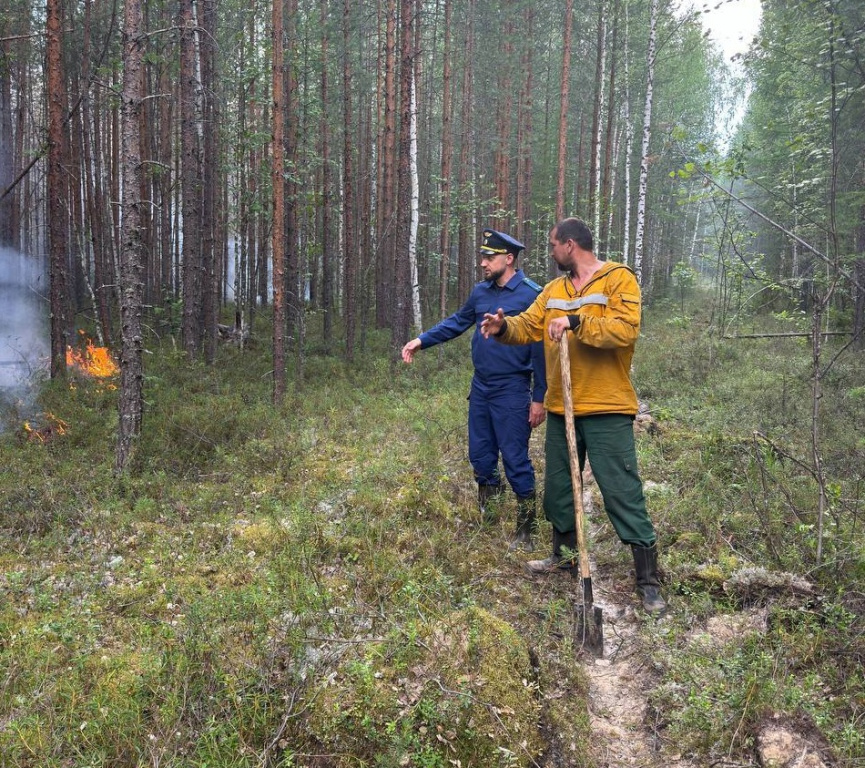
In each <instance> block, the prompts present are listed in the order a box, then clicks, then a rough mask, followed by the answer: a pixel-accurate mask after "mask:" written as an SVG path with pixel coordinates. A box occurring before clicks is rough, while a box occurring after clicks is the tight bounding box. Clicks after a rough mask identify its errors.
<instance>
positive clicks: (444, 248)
mask: <svg viewBox="0 0 865 768" xmlns="http://www.w3.org/2000/svg"><path fill="white" fill-rule="evenodd" d="M452 8H453V2H452V0H444V13H445V20H444V25H445V28H444V42H443V50H442V156H441V169H442V182H441V184H442V187H441V190H442V229H441V262H440V264H439V317H441V318H442V319H444V318H445V317H447V306H448V273H449V270H450V257H451V256H450V251H451V173H452V170H453V156H454V147H453V125H452V115H451V112H452V110H453V107H452V104H453V100H452V98H451V88H452V87H453V86H452V84H451V15H452Z"/></svg>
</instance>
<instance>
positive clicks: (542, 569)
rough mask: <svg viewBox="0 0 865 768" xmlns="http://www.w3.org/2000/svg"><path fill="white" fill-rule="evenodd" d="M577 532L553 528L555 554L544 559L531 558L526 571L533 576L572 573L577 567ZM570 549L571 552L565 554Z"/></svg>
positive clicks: (526, 565)
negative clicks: (564, 531) (560, 530)
mask: <svg viewBox="0 0 865 768" xmlns="http://www.w3.org/2000/svg"><path fill="white" fill-rule="evenodd" d="M576 548H577V532H576V531H568V532H567V533H560V532H559V531H557V530H556V529H555V528H553V554H551V555H550V556H549V557H546V558H544V559H543V560H529V561H528V562H527V563H526V564H525V566H524V567H525V569H526V571H527V572H528V573H529V574H530V575H532V576H546V575H547V574H550V573H571V571H572V570H573V569H574V568H575V567H576V555H575V554H573V553H574V551H575V550H576ZM563 550H568V552H570V553H571V554H569V555H566V554H564V551H563Z"/></svg>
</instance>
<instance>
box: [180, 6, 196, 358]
mask: <svg viewBox="0 0 865 768" xmlns="http://www.w3.org/2000/svg"><path fill="white" fill-rule="evenodd" d="M178 26H179V28H180V120H181V129H180V144H181V153H182V157H183V161H182V169H181V173H182V180H181V183H182V187H183V246H182V253H183V347H184V349H185V350H186V353H187V355H188V356H189V357H190V358H192V357H194V356H195V355H196V354H197V353H198V350H199V348H200V340H201V322H200V318H201V290H202V285H201V192H202V189H201V151H200V148H199V143H198V77H197V74H196V69H197V68H196V45H195V34H196V33H195V29H196V22H195V16H194V0H180V16H179V18H178Z"/></svg>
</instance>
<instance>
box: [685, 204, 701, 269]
mask: <svg viewBox="0 0 865 768" xmlns="http://www.w3.org/2000/svg"><path fill="white" fill-rule="evenodd" d="M702 212H703V198H702V197H701V198H700V199H699V201H698V202H697V216H696V219H695V221H694V236H693V237H692V238H691V251H690V253H689V254H688V264H690V265H692V266H693V264H694V257H695V256H696V254H697V238H698V237H699V234H700V214H701V213H702Z"/></svg>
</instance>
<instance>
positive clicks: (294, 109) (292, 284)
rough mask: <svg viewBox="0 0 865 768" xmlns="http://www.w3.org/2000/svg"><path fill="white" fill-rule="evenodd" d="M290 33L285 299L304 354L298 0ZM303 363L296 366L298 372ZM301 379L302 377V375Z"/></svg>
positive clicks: (291, 8) (290, 8) (289, 18)
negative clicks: (298, 216)
mask: <svg viewBox="0 0 865 768" xmlns="http://www.w3.org/2000/svg"><path fill="white" fill-rule="evenodd" d="M286 37H287V42H288V50H287V67H286V73H285V81H286V82H285V90H286V96H285V108H286V122H285V128H286V135H285V140H286V158H285V160H286V167H287V171H288V174H287V175H288V178H287V180H286V187H285V193H286V201H285V262H286V289H285V302H286V309H287V313H288V316H287V319H288V325H287V327H288V333H289V336H291V337H293V339H294V344H295V352H296V353H297V354H298V355H301V354H302V349H303V333H302V331H303V293H302V285H301V269H300V249H299V247H298V242H299V240H298V238H299V232H298V220H297V194H298V184H297V181H296V179H297V176H298V161H299V152H298V141H299V117H298V115H299V107H298V82H297V66H298V64H297V56H298V41H297V0H288V2H287V3H286ZM300 370H301V366H300V365H298V366H297V367H296V370H295V373H296V374H298V373H299V372H300ZM298 381H299V379H298Z"/></svg>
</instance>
